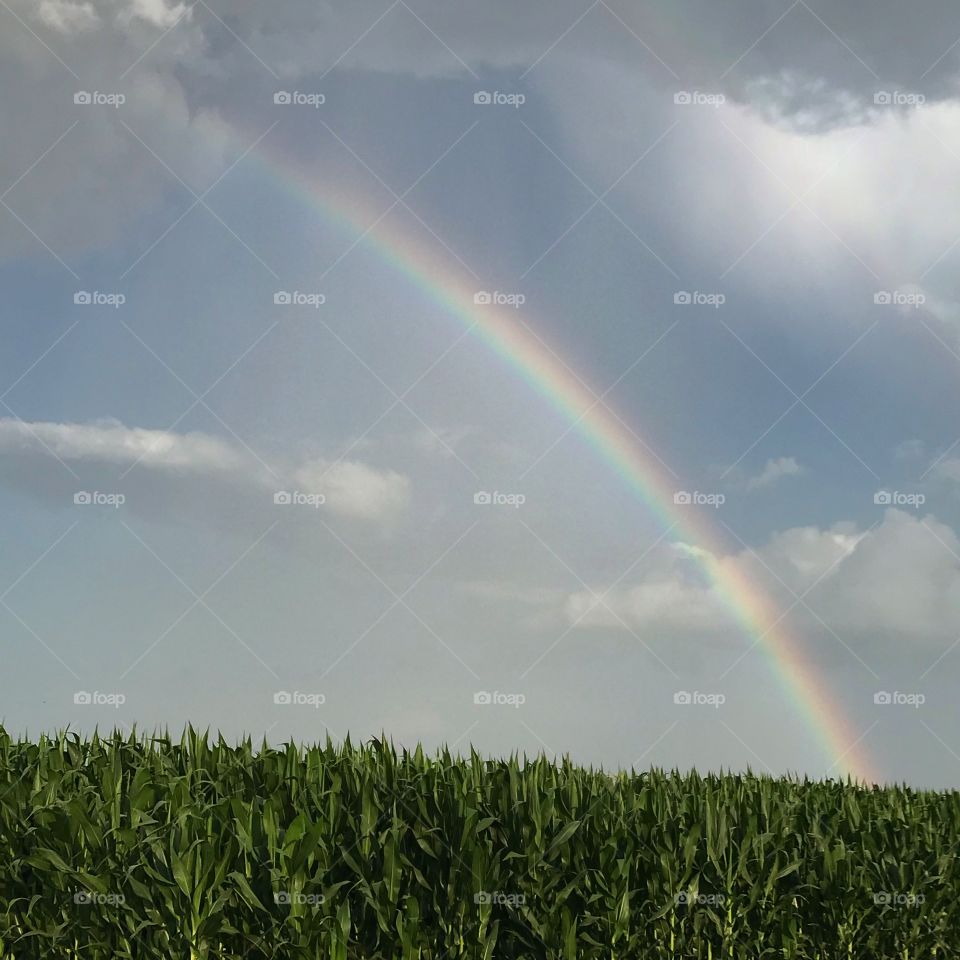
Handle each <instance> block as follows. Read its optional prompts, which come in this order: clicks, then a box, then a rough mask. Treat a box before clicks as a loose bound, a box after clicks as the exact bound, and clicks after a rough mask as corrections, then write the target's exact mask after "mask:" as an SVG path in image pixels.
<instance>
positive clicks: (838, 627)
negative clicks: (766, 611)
mask: <svg viewBox="0 0 960 960" xmlns="http://www.w3.org/2000/svg"><path fill="white" fill-rule="evenodd" d="M683 552H684V551H680V550H676V549H674V550H672V551H661V552H660V554H658V556H657V557H656V559H655V561H654V562H653V564H652V566H651V567H650V568H649V569H648V570H647V572H646V573H645V575H644V577H643V579H642V581H641V582H639V583H635V584H634V585H632V586H624V587H617V588H615V589H614V590H612V591H610V592H609V593H607V596H606V599H605V606H606V607H607V608H610V609H605V607H604V605H598V604H597V601H596V596H595V595H594V594H591V593H590V592H587V591H578V592H576V593H573V594H571V595H569V596H568V597H567V600H566V602H565V604H564V612H565V615H566V617H567V620H568V622H569V623H575V622H579V623H580V624H581V625H583V626H605V627H609V628H613V629H622V624H620V623H619V622H618V620H617V617H616V616H614V615H613V614H614V613H616V614H617V615H619V617H620V618H622V619H623V620H624V621H625V622H626V623H627V624H629V625H630V626H631V627H632V628H634V629H636V630H637V631H639V632H642V633H649V634H653V635H655V634H656V633H657V632H662V631H665V630H669V631H673V633H674V635H675V636H676V637H677V638H680V639H688V640H690V639H696V638H698V637H699V638H704V637H706V638H710V639H717V638H722V637H725V636H728V635H729V634H730V632H731V631H733V630H736V629H737V627H736V625H735V624H734V623H733V621H732V620H731V617H730V613H729V611H728V610H727V608H726V605H725V604H724V602H723V598H722V597H721V596H720V595H719V594H718V592H717V591H716V590H715V589H714V588H713V587H712V586H710V585H708V584H706V583H704V582H703V581H702V578H700V577H699V576H698V573H697V571H696V570H691V569H690V567H689V565H688V566H686V567H684V565H683V564H681V563H679V562H678V556H679V555H680V554H681V553H683ZM715 559H717V561H718V562H719V563H720V565H721V566H727V567H731V568H739V572H740V573H741V574H742V575H743V576H744V577H745V578H746V579H748V580H749V581H750V582H752V583H753V584H754V585H755V586H756V589H757V590H758V591H761V592H763V593H766V594H767V595H768V596H770V597H772V598H777V597H779V598H780V602H781V605H782V608H783V609H784V610H786V609H787V608H788V607H789V606H790V605H791V603H792V602H793V600H794V595H803V594H805V593H806V591H808V590H809V591H810V592H809V593H808V594H806V596H805V603H806V604H808V605H809V607H810V608H812V609H813V610H814V611H816V614H817V615H818V616H819V618H821V619H822V621H824V622H825V623H826V624H827V625H828V626H829V628H830V629H832V630H833V631H834V632H836V633H837V634H838V635H840V636H843V637H844V638H845V639H846V640H848V641H849V642H851V643H853V644H856V645H858V646H860V647H862V648H868V647H876V646H877V645H878V643H879V642H880V641H883V640H886V641H889V642H890V643H892V644H896V645H899V646H903V645H905V644H906V645H910V646H911V647H912V646H915V645H917V644H926V645H931V646H936V645H938V644H943V643H947V642H951V641H952V639H955V634H956V628H957V612H958V611H960V540H958V537H957V535H956V533H955V532H954V531H953V530H952V529H951V528H950V527H948V526H946V525H945V524H943V523H940V522H939V521H937V520H936V519H934V518H933V517H918V516H915V515H913V514H908V513H905V512H903V511H900V510H893V509H891V510H888V511H887V512H886V514H885V516H884V518H883V520H882V522H881V523H880V524H879V525H877V526H876V527H875V528H872V529H870V530H867V531H862V530H859V529H858V528H857V527H856V525H855V524H853V523H849V522H843V523H838V524H835V525H834V526H832V527H830V528H828V529H820V528H817V527H796V528H793V529H790V530H786V531H783V532H780V533H776V534H774V535H773V536H772V537H771V538H770V540H769V541H768V542H767V543H766V544H764V545H763V546H762V547H760V548H758V549H757V550H756V551H755V552H749V551H741V552H740V553H737V554H733V555H729V556H724V557H719V558H715ZM784 588H786V589H784ZM595 593H596V594H603V593H604V590H603V589H602V588H600V589H597V590H596V591H595ZM800 609H801V608H800V607H798V612H799V611H800ZM611 610H612V611H613V612H611Z"/></svg>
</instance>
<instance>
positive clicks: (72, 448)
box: [0, 417, 248, 473]
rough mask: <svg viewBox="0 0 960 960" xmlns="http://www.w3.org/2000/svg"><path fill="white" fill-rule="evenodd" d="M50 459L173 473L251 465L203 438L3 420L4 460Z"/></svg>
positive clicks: (112, 426) (104, 425) (117, 426)
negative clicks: (16, 457)
mask: <svg viewBox="0 0 960 960" xmlns="http://www.w3.org/2000/svg"><path fill="white" fill-rule="evenodd" d="M18 453H21V454H31V453H32V454H40V455H42V454H44V453H48V454H50V455H52V456H56V457H59V458H60V459H61V460H66V461H71V460H88V461H99V462H100V463H110V464H117V465H119V466H131V465H133V464H134V463H141V464H143V465H144V466H146V467H149V468H153V469H158V470H164V471H172V472H181V471H190V472H194V473H210V472H212V471H221V470H224V471H230V470H238V469H239V468H240V467H241V466H242V465H245V464H246V461H247V459H248V458H247V457H244V456H241V455H240V454H239V452H238V451H237V450H235V449H234V448H233V447H232V446H231V445H230V444H228V443H226V442H224V441H223V440H220V439H218V438H216V437H211V436H208V435H207V434H203V433H174V432H172V431H169V430H145V429H142V428H136V427H125V426H124V425H123V424H122V423H119V422H118V421H101V422H98V423H49V422H37V423H26V422H25V421H23V420H17V419H14V418H11V417H5V418H3V419H0V455H2V454H6V455H11V454H13V455H16V454H18Z"/></svg>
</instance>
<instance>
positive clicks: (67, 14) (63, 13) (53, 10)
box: [37, 0, 100, 34]
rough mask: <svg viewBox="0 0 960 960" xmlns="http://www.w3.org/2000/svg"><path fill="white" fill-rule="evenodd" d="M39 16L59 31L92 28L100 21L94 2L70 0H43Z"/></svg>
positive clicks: (71, 31) (39, 8)
mask: <svg viewBox="0 0 960 960" xmlns="http://www.w3.org/2000/svg"><path fill="white" fill-rule="evenodd" d="M37 16H38V17H39V18H40V20H41V22H43V23H44V24H45V25H46V26H48V27H51V28H52V29H54V30H56V31H58V32H59V33H65V34H69V33H73V32H74V31H83V30H90V29H91V28H92V27H93V26H94V25H95V24H97V23H99V22H100V17H99V16H98V15H97V11H96V10H94V8H93V4H92V3H71V2H69V0H42V2H41V3H40V6H39V7H37Z"/></svg>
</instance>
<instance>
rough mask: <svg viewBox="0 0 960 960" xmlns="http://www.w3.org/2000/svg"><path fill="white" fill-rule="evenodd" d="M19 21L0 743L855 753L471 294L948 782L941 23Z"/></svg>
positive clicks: (951, 729) (951, 262)
mask: <svg viewBox="0 0 960 960" xmlns="http://www.w3.org/2000/svg"><path fill="white" fill-rule="evenodd" d="M0 25H2V26H0V111H2V114H0V117H2V126H3V130H4V131H5V136H4V141H3V149H2V150H0V282H2V286H3V290H4V293H5V301H4V307H3V320H4V324H5V337H4V349H3V351H2V353H0V513H2V516H3V518H4V529H5V533H6V537H5V549H4V550H3V551H2V552H0V624H2V632H0V638H2V654H0V656H2V669H0V720H2V722H3V724H4V725H5V726H6V727H7V728H8V729H11V730H15V731H21V732H29V733H31V734H34V733H36V732H38V731H40V730H51V729H55V728H59V727H63V726H65V725H68V724H69V725H70V726H71V727H72V728H74V729H79V730H82V731H89V730H91V729H93V728H94V726H96V725H99V726H100V727H101V728H108V727H112V726H114V725H121V726H126V727H129V726H131V725H133V724H137V725H138V726H140V727H142V728H147V729H151V728H153V727H155V726H163V725H166V726H169V727H171V728H172V729H178V728H180V727H181V726H182V725H183V724H185V723H187V722H193V723H194V724H195V725H200V726H210V727H211V728H215V729H220V730H222V731H223V732H224V733H225V734H227V735H228V736H235V735H238V734H240V733H243V732H249V733H251V734H252V735H253V736H254V737H255V738H259V737H260V736H261V735H263V734H264V733H266V735H267V736H268V738H270V739H275V740H280V739H283V738H286V737H289V736H293V737H297V738H301V739H304V738H305V739H312V738H318V737H324V736H325V735H326V734H327V733H328V732H329V733H330V734H331V735H332V736H333V737H335V738H341V737H342V736H344V735H345V734H346V732H347V731H349V732H350V734H351V736H353V737H354V738H358V737H366V736H370V735H374V734H378V733H379V732H380V731H381V730H382V731H385V732H386V733H387V734H388V735H390V736H393V737H394V739H395V740H396V741H397V742H398V743H403V744H412V743H414V742H416V741H417V740H422V741H423V742H424V743H426V744H428V745H430V746H435V745H437V744H439V743H443V742H445V743H448V744H451V745H453V746H455V747H456V748H457V749H461V750H463V749H466V748H467V746H468V745H469V744H471V743H472V744H473V745H474V746H476V747H477V748H478V749H479V750H481V751H484V752H490V753H505V752H510V751H513V750H519V751H526V752H528V753H535V752H537V751H540V750H543V751H545V752H547V753H548V754H555V753H570V754H571V755H572V756H573V757H574V758H575V759H577V760H580V761H583V762H590V763H602V764H604V765H607V766H629V765H631V764H633V765H637V766H647V765H650V764H656V765H663V766H667V767H681V768H686V767H689V766H696V767H698V768H699V769H702V770H707V769H714V770H715V769H719V768H721V767H723V768H735V769H742V768H745V767H747V766H751V767H753V768H754V769H756V770H770V771H774V772H777V773H780V772H783V771H787V770H790V771H799V772H803V773H809V774H810V775H812V776H823V775H828V774H829V775H837V773H838V772H839V771H841V770H842V769H843V768H844V766H845V760H844V758H843V757H838V756H836V754H834V755H828V752H826V751H825V750H824V746H823V744H822V743H821V742H820V741H819V740H818V739H817V736H816V732H815V730H814V729H813V727H814V724H813V723H812V722H811V720H810V718H809V717H807V716H805V715H804V712H803V710H802V709H801V705H799V704H798V703H797V702H796V701H795V700H794V699H792V698H791V696H790V694H789V692H788V689H787V687H786V686H785V685H784V683H783V679H782V677H780V676H779V675H778V673H777V670H776V668H775V665H774V664H773V663H772V661H771V659H770V657H769V656H768V654H767V653H765V644H764V643H763V642H762V641H761V642H759V643H758V642H756V640H757V638H756V636H755V635H750V634H748V633H745V632H744V630H743V628H742V627H741V626H739V625H738V624H737V623H736V622H735V621H734V620H733V619H732V618H731V616H730V613H729V610H728V608H727V607H726V606H725V604H724V602H723V599H724V598H723V597H722V596H720V595H718V591H717V590H716V588H715V587H713V586H712V585H711V583H710V582H709V581H708V580H707V578H706V577H705V575H704V573H703V569H702V566H701V564H700V563H698V560H697V550H698V549H700V548H701V545H700V544H698V543H691V542H680V541H678V540H677V538H676V536H675V535H674V534H673V533H671V531H670V530H667V529H666V528H665V526H664V524H663V521H662V519H661V518H660V517H659V516H658V515H657V514H656V512H655V511H651V509H650V507H649V505H648V504H645V503H644V502H642V500H641V499H639V498H638V497H637V496H636V495H635V493H634V492H633V491H632V490H631V488H630V486H629V485H628V484H627V483H626V482H625V480H624V478H623V477H622V476H620V475H619V474H618V473H617V471H616V470H614V469H613V468H612V467H611V466H610V465H609V464H608V463H607V462H606V461H605V460H603V459H602V458H601V457H600V456H598V454H597V452H596V450H595V449H594V447H593V446H592V445H591V444H589V443H588V442H587V440H586V439H585V437H584V436H583V434H582V432H581V431H579V430H577V429H570V427H571V422H570V419H569V417H567V416H565V415H564V414H563V413H562V412H561V411H560V410H558V409H557V407H556V406H555V405H553V404H551V403H550V402H549V400H548V398H546V397H544V396H543V394H542V393H541V392H540V391H538V390H537V389H535V387H534V386H533V385H532V384H531V382H530V380H529V378H528V377H525V376H524V375H523V374H522V372H521V371H519V370H518V369H517V368H516V366H515V365H513V364H511V363H510V362H509V361H508V360H507V359H506V358H504V357H503V356H502V355H500V354H498V352H497V351H496V350H494V349H492V348H491V346H490V344H489V342H487V341H486V340H485V339H484V338H483V337H482V336H479V335H478V331H477V330H476V329H468V328H467V326H466V325H465V324H464V323H463V321H462V319H461V318H458V317H457V316H455V315H454V314H453V313H452V312H451V311H450V310H449V309H448V308H447V307H445V306H444V304H443V303H442V302H441V301H440V300H438V299H437V298H436V297H434V296H431V295H430V292H429V290H428V289H427V288H428V287H429V286H431V285H432V286H434V287H439V286H442V285H443V284H444V283H445V282H446V281H447V280H448V278H451V277H456V278H458V280H459V282H461V284H462V283H466V284H468V285H469V284H473V285H474V289H476V290H477V291H488V292H493V291H496V292H497V293H498V294H500V295H501V296H502V297H503V298H506V299H507V300H509V301H511V302H513V303H517V301H522V302H519V303H517V305H516V306H507V307H506V308H505V309H507V310H512V311H514V312H515V315H516V323H517V324H518V325H520V326H522V327H523V329H524V330H526V331H528V332H529V334H530V336H531V337H534V338H536V339H537V340H538V341H540V342H541V343H542V349H543V350H544V351H550V352H551V353H552V355H554V356H555V357H558V358H560V359H561V361H562V362H563V363H564V364H565V365H566V366H567V367H568V368H569V369H570V371H572V375H573V376H575V377H576V378H578V379H580V380H581V381H582V382H583V384H585V385H586V386H587V388H588V389H589V390H590V391H591V392H592V393H593V395H595V396H596V397H602V400H601V402H602V404H603V405H604V406H605V407H606V408H609V410H610V411H613V412H614V413H615V414H616V416H617V417H619V418H620V419H621V420H622V422H623V423H624V424H625V425H626V426H627V428H628V429H629V430H630V431H633V432H634V433H635V434H636V435H637V437H638V438H642V442H643V443H645V444H646V445H647V449H648V451H649V453H648V455H649V456H651V457H654V458H656V459H658V460H659V461H660V462H661V464H662V469H663V470H664V471H665V472H666V473H667V474H668V475H669V476H671V477H672V478H673V480H674V481H675V485H676V489H677V490H678V491H680V490H686V491H698V492H700V493H705V494H709V495H712V498H713V500H714V501H716V500H722V501H723V502H722V504H720V505H719V506H712V505H704V506H701V507H695V508H693V510H694V511H695V512H696V513H697V515H698V517H699V519H698V521H697V523H698V524H700V525H701V526H703V527H704V528H710V529H711V530H713V531H714V535H715V544H719V545H721V546H720V547H719V548H717V547H716V546H712V547H711V549H714V550H716V549H720V550H722V551H723V553H722V556H721V557H719V558H718V559H720V560H721V561H722V563H723V564H725V565H727V566H728V567H729V568H731V569H737V570H744V571H746V572H747V575H748V576H749V577H750V580H751V582H752V583H753V584H754V585H755V588H756V590H757V591H758V592H762V593H763V594H764V595H765V596H767V597H768V598H770V602H771V603H772V605H773V607H774V608H775V609H776V610H777V611H779V612H780V613H781V614H782V618H783V619H782V626H783V627H784V628H786V629H787V630H788V632H789V635H790V636H791V637H792V640H791V642H792V643H795V644H796V645H797V646H798V649H797V651H796V652H797V654H798V655H799V656H801V657H802V659H804V660H805V661H807V662H808V663H809V664H810V665H811V669H812V670H813V672H814V674H815V676H816V677H817V683H818V685H822V687H823V690H824V695H825V696H826V697H827V698H828V699H829V700H830V701H831V702H832V703H834V704H835V705H836V708H837V710H838V711H839V713H841V714H842V715H844V716H845V717H846V718H847V722H848V725H849V729H850V731H852V733H853V736H854V740H855V742H850V743H849V744H848V746H849V748H850V750H851V753H850V756H851V757H852V756H854V755H857V756H861V757H864V758H866V759H868V760H869V763H870V765H871V766H872V768H873V769H874V770H875V771H876V772H877V773H878V775H879V776H880V777H882V778H884V779H890V780H906V781H909V782H911V783H915V784H918V785H932V786H957V785H958V783H960V715H958V713H957V710H956V705H955V688H956V684H957V680H958V678H960V649H958V646H960V536H958V531H960V499H958V494H960V419H958V417H957V415H956V414H957V410H958V408H960V284H958V281H957V277H958V275H960V273H958V270H957V267H958V261H960V193H958V191H957V190H956V182H957V176H958V171H960V42H958V41H960V9H957V8H956V7H955V5H952V4H949V3H946V2H938V0H927V2H922V3H920V4H919V5H913V6H911V7H910V8H909V9H906V8H903V7H902V5H899V4H895V3H892V2H879V3H877V2H874V3H863V2H852V0H840V2H837V3H834V4H833V5H830V6H827V5H822V4H815V3H812V2H811V3H807V2H805V0H797V2H793V3H791V2H788V0H782V2H772V0H770V2H767V0H749V2H745V3H742V4H738V5H737V8H736V10H735V11H731V10H729V9H724V8H723V6H722V5H718V4H714V3H707V2H683V3H674V4H661V3H652V2H647V3H641V4H633V5H625V4H621V3H616V2H614V0H609V2H608V0H597V2H594V3H590V2H586V0H581V2H578V3H569V2H566V0H562V2H557V0H553V2H551V3H541V2H535V3H528V4H524V5H523V6H522V8H521V9H517V7H516V5H515V4H510V3H506V2H501V0H496V2H491V3H487V4H482V5H458V4H454V5H451V4H441V3H436V2H433V0H429V2H425V0H396V2H390V0H379V2H367V0H358V2H354V3H350V4H343V5H316V4H309V3H302V2H300V0H289V2H286V3H282V4H279V5H263V4H254V3H250V2H237V3H233V4H231V5H223V4H215V3H213V2H210V3H208V2H206V0H197V2H195V3H192V4H190V3H180V4H172V3H170V2H167V0H89V2H87V0H82V2H76V0H41V2H39V3H37V2H28V0H4V2H2V3H0ZM382 230H383V231H386V232H387V233H388V234H389V235H390V236H391V237H394V238H397V239H396V240H395V246H396V250H395V253H396V256H397V257H398V258H399V259H400V260H402V259H403V257H404V256H405V255H408V254H409V251H411V250H417V251H424V252H425V261H426V262H428V263H429V268H428V269H427V271H426V274H425V277H424V278H423V282H419V283H418V282H416V281H415V280H414V279H412V278H411V277H410V276H409V274H407V273H406V272H405V271H404V270H403V269H401V268H399V267H398V264H397V262H396V261H395V259H393V258H391V257H390V256H388V255H385V253H384V250H383V249H382V248H381V247H378V245H377V242H376V237H377V235H378V234H379V232H380V231H382ZM283 294H289V295H290V299H291V300H293V301H294V302H291V303H285V302H283V301H284V299H285V297H284V296H283ZM687 301H691V302H687ZM580 412H581V413H582V412H584V411H580ZM637 442H638V444H639V443H640V442H641V441H640V439H638V441H637ZM280 491H286V492H288V493H295V494H297V495H298V497H297V498H298V499H300V500H302V501H305V502H300V503H290V504H284V503H275V502H274V500H275V495H276V494H277V493H278V492H280ZM479 491H497V492H498V493H500V494H504V495H506V497H507V499H509V500H510V501H511V502H509V503H499V504H497V503H494V504H489V505H484V504H478V503H475V495H476V494H477V493H478V492H479ZM880 492H886V493H887V494H889V496H887V497H884V496H878V494H879V493H880ZM319 499H323V500H324V501H325V502H323V503H322V504H319V503H318V502H317V501H318V500H319ZM518 499H520V500H522V501H523V502H522V503H521V504H519V505H518V504H517V502H516V501H517V500H518ZM85 500H92V501H93V502H84V501H85ZM121 501H122V502H121ZM666 506H667V509H668V512H669V511H672V510H673V505H672V504H667V505H666ZM679 691H688V692H693V691H696V692H698V693H700V694H705V695H707V697H708V699H711V700H712V704H707V703H700V704H697V703H693V704H682V703H681V704H678V703H675V702H674V699H675V697H674V695H675V694H676V693H677V692H679ZM881 691H886V692H888V693H894V692H895V693H897V694H899V696H898V697H892V698H891V699H893V700H894V702H892V703H889V704H885V703H876V702H875V699H876V697H875V695H876V694H877V693H879V692H881ZM479 692H487V693H492V692H496V693H497V694H498V695H500V696H497V697H494V698H493V700H494V701H495V702H493V703H490V704H484V703H477V702H475V700H476V699H477V697H476V695H477V694H478V693H479ZM84 694H87V695H89V699H91V700H93V701H99V702H91V703H85V702H83V700H84V699H85V697H84V696H83V695H84ZM283 694H290V695H291V696H290V697H289V699H291V700H292V701H294V702H290V703H285V702H282V701H284V700H285V699H287V698H286V697H285V696H284V695H283ZM294 694H295V696H294ZM718 696H719V699H722V700H723V703H722V704H721V705H719V706H717V705H716V700H717V699H718ZM481 699H482V698H481ZM881 699H882V698H881ZM118 700H119V701H122V702H120V703H118V702H117V701H118ZM278 700H279V701H281V702H276V701H278ZM77 701H80V702H77ZM497 701H509V702H497ZM517 701H522V702H520V703H518V702H517ZM897 701H899V702H897Z"/></svg>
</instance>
